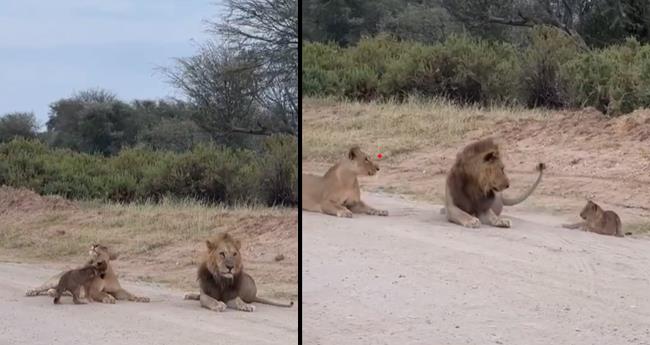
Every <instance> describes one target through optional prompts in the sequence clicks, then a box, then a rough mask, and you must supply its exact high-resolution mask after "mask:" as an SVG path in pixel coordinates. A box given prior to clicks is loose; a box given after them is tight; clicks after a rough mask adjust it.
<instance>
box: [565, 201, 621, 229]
mask: <svg viewBox="0 0 650 345" xmlns="http://www.w3.org/2000/svg"><path fill="white" fill-rule="evenodd" d="M580 218H582V219H583V220H584V221H582V222H579V223H575V224H562V226H563V227H565V228H567V229H581V230H584V231H589V232H594V233H597V234H601V235H608V236H617V237H624V236H625V235H624V234H623V225H622V223H621V218H620V217H619V216H618V214H616V212H614V211H609V210H608V211H605V210H603V208H602V207H600V206H599V205H598V204H596V203H595V202H593V201H591V200H588V201H587V204H586V205H585V207H583V208H582V211H580Z"/></svg>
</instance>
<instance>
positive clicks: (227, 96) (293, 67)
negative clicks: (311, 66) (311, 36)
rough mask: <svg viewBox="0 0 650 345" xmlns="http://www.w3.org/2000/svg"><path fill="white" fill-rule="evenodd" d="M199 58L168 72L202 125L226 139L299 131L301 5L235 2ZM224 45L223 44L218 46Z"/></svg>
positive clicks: (292, 0)
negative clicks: (299, 15)
mask: <svg viewBox="0 0 650 345" xmlns="http://www.w3.org/2000/svg"><path fill="white" fill-rule="evenodd" d="M227 7H228V12H227V14H226V15H225V16H224V17H222V18H221V20H220V21H218V22H208V30H209V32H212V33H213V34H215V37H214V38H213V39H211V40H210V41H208V42H206V43H203V44H202V45H200V46H199V52H198V54H197V55H195V56H192V57H189V58H181V59H177V64H176V66H175V68H171V69H165V70H164V72H165V74H166V75H167V76H168V78H169V80H170V82H171V83H172V84H173V85H174V86H176V87H178V88H179V89H181V90H182V91H183V92H184V93H185V94H186V95H187V96H188V97H189V99H190V100H191V101H192V102H193V103H194V104H195V105H196V106H197V107H198V108H199V110H200V114H199V116H198V117H197V119H196V122H197V124H198V125H200V126H201V127H202V128H204V129H205V130H206V131H208V132H210V133H212V135H213V136H214V137H215V139H219V140H222V139H224V138H228V137H232V136H233V135H237V134H239V135H241V134H247V135H263V136H267V135H270V134H273V133H289V134H292V135H297V128H298V45H299V40H298V8H297V2H296V0H230V1H228V2H227ZM217 42H220V43H217Z"/></svg>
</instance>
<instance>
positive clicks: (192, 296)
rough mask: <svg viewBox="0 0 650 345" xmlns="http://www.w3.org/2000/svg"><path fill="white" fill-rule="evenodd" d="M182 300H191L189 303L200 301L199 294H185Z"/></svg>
mask: <svg viewBox="0 0 650 345" xmlns="http://www.w3.org/2000/svg"><path fill="white" fill-rule="evenodd" d="M183 299H185V300H191V301H198V300H199V299H201V294H198V293H186V294H185V296H183Z"/></svg>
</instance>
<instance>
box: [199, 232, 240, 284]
mask: <svg viewBox="0 0 650 345" xmlns="http://www.w3.org/2000/svg"><path fill="white" fill-rule="evenodd" d="M206 245H207V247H208V260H207V263H208V267H209V268H210V271H211V272H212V274H219V275H220V276H222V277H224V278H227V279H232V278H233V277H234V276H236V275H238V274H239V273H240V272H241V270H242V260H241V255H240V253H239V250H240V248H241V243H240V242H239V240H235V239H234V238H232V237H231V236H230V234H228V233H225V234H220V235H218V236H217V237H216V238H215V239H213V240H207V241H206Z"/></svg>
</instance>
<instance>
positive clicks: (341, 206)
mask: <svg viewBox="0 0 650 345" xmlns="http://www.w3.org/2000/svg"><path fill="white" fill-rule="evenodd" d="M377 171H379V167H378V166H377V165H376V164H375V163H373V162H372V161H371V160H370V158H369V157H368V155H367V154H365V153H363V152H362V151H361V149H360V148H359V147H358V146H354V147H352V148H351V149H350V151H349V152H348V156H347V157H346V158H345V159H343V160H342V161H340V162H339V163H337V164H336V165H334V166H333V167H331V168H330V169H329V170H328V171H327V172H326V173H325V176H322V177H321V176H315V175H310V174H302V208H303V209H304V210H307V211H313V212H323V213H325V214H329V215H333V216H338V217H348V218H349V217H352V213H365V214H369V215H376V216H387V215H388V211H384V210H377V209H374V208H372V207H370V206H368V205H366V204H365V203H364V202H363V201H361V189H360V188H359V180H358V179H357V177H358V176H364V175H367V176H373V175H375V174H376V173H377Z"/></svg>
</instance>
